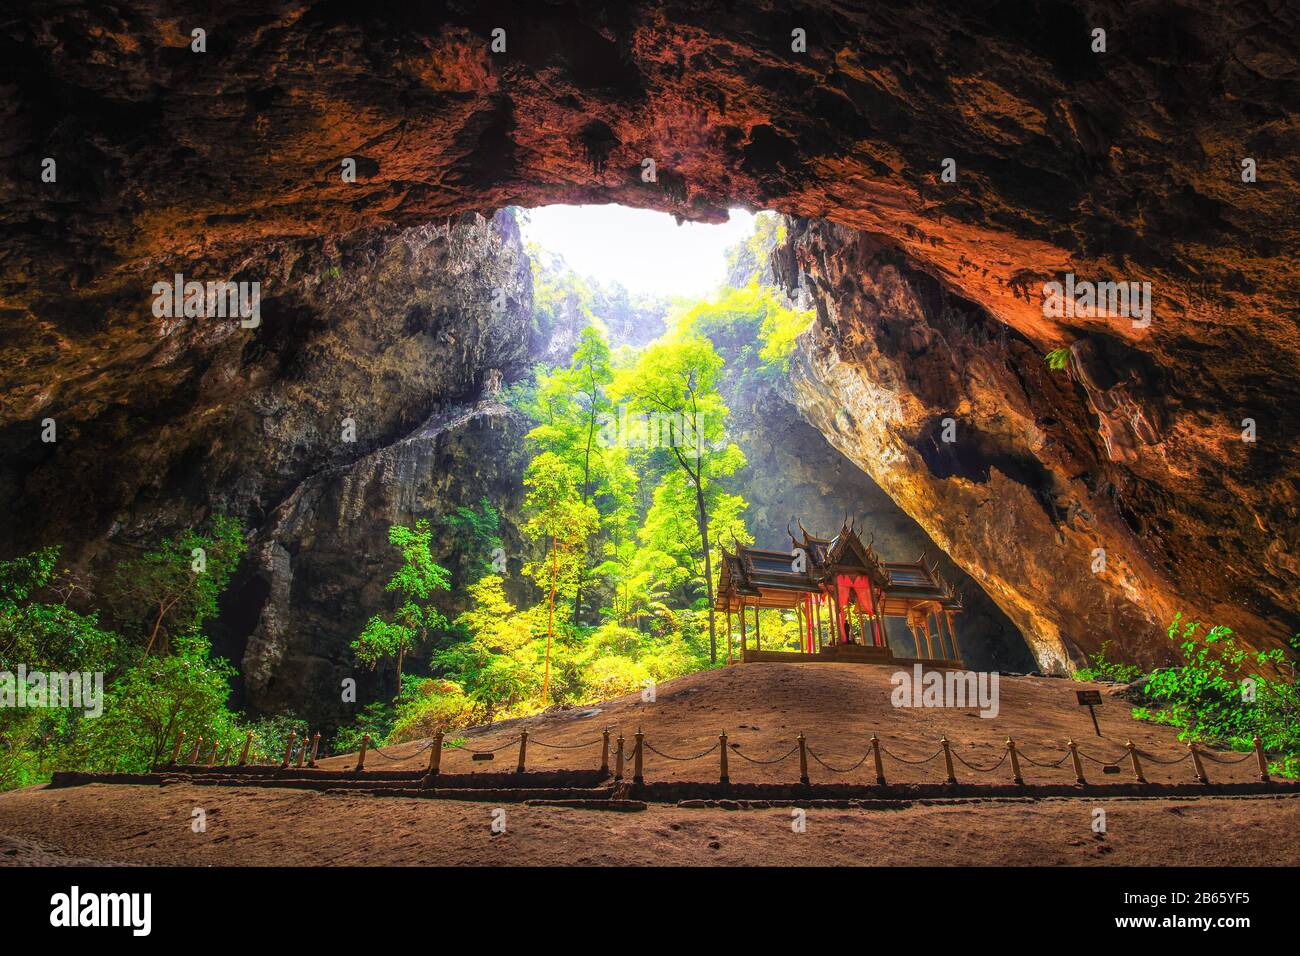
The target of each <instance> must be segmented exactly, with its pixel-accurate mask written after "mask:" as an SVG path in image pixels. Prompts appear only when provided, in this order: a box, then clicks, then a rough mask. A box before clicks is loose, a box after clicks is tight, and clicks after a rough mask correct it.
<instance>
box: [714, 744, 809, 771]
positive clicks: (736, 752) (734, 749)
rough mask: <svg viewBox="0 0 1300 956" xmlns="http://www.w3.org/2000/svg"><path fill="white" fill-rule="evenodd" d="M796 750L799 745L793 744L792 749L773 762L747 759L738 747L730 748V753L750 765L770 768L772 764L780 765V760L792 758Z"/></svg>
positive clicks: (752, 758)
mask: <svg viewBox="0 0 1300 956" xmlns="http://www.w3.org/2000/svg"><path fill="white" fill-rule="evenodd" d="M798 749H799V745H798V744H795V745H794V746H793V747H791V748H790V749H789V750H788V751H786V753H784V754H783V755H781V756H780V757H777V758H776V759H775V760H759V759H758V758H757V757H749V756H746V755H745V754H744V753H743V752H742V751H741V750H740V748H739V747H734V748H732V751H731V752H732V753H733V754H735V755H736V756H737V757H740V758H741V759H743V760H748V761H749V762H750V763H756V764H760V765H762V766H771V765H772V764H774V763H780V762H781V761H782V760H785V759H787V758H789V757H792V756H794V753H795V751H797V750H798Z"/></svg>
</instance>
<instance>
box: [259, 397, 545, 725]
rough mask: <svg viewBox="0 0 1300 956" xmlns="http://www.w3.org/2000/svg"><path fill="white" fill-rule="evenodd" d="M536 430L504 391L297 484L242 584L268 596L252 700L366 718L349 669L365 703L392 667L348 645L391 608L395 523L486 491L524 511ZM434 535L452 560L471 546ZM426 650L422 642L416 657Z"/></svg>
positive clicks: (510, 556) (505, 546)
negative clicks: (348, 686) (528, 441)
mask: <svg viewBox="0 0 1300 956" xmlns="http://www.w3.org/2000/svg"><path fill="white" fill-rule="evenodd" d="M528 428H529V423H528V422H527V421H526V420H525V419H524V418H523V417H522V416H520V415H519V414H518V413H516V412H514V411H512V410H511V409H509V408H508V407H507V406H505V405H503V404H501V403H500V402H498V401H496V400H493V399H487V400H484V401H481V402H477V403H475V404H472V405H468V406H462V407H453V408H449V409H447V410H445V411H441V412H439V413H437V414H436V415H434V416H433V417H431V418H430V419H429V420H428V421H427V422H425V423H424V424H423V425H421V426H420V427H419V428H417V429H416V430H415V431H414V432H412V433H411V434H410V435H407V436H405V437H404V438H402V439H401V440H399V441H397V442H394V443H393V444H391V445H388V446H386V447H384V448H381V449H379V450H377V451H375V452H372V453H371V454H369V455H366V456H365V457H363V458H361V459H360V460H358V461H356V462H353V463H352V464H349V465H342V466H337V467H334V468H329V469H326V470H324V471H321V472H318V473H317V474H315V475H312V476H311V477H310V478H308V479H307V480H306V481H304V482H303V483H302V484H300V485H298V487H297V488H295V489H294V491H293V493H292V494H291V495H290V496H289V497H288V499H286V500H285V501H284V502H283V503H282V504H281V505H280V506H279V507H278V508H277V509H276V510H275V511H274V512H273V513H272V514H271V515H270V516H269V518H268V520H267V521H266V523H265V525H264V526H263V527H262V528H261V530H260V531H259V532H258V535H257V538H256V541H255V543H254V547H253V549H252V560H251V564H252V571H251V574H250V575H249V577H248V579H247V580H246V581H245V582H244V583H243V584H242V585H241V587H242V588H244V589H245V593H246V594H247V595H248V596H249V597H250V598H251V599H253V600H256V599H257V598H258V597H259V596H264V598H263V600H262V603H261V606H260V607H259V608H258V609H257V611H256V615H257V621H256V625H255V627H254V628H253V631H252V634H251V636H249V637H248V641H247V648H246V650H245V651H244V652H243V653H242V654H240V655H239V656H240V658H241V659H242V661H243V667H242V668H241V671H242V675H241V676H242V679H243V686H244V691H245V695H246V698H247V700H248V701H249V702H250V703H251V704H253V705H254V706H255V707H256V708H257V709H258V710H260V711H263V712H270V713H275V712H281V711H286V712H288V711H292V712H294V713H297V714H299V715H301V716H303V717H305V718H307V719H308V720H310V721H311V722H312V725H313V726H327V727H328V726H333V725H335V724H337V722H338V721H339V720H340V719H341V718H344V717H347V716H349V715H353V716H355V707H354V706H351V705H348V704H345V703H344V702H343V701H342V693H341V688H342V681H343V679H344V678H349V677H350V678H354V679H355V680H356V681H357V684H358V688H359V700H361V701H362V702H364V701H368V700H374V699H383V698H384V697H385V696H388V697H391V696H392V695H393V694H394V693H395V691H396V686H395V681H394V676H393V673H392V672H391V670H390V669H388V668H385V669H383V670H381V671H378V672H366V671H363V670H359V669H358V668H357V666H356V664H355V662H354V660H353V655H352V652H351V650H350V649H349V647H348V644H349V642H351V641H352V640H353V639H354V638H355V637H356V636H357V635H358V634H360V633H361V630H362V628H363V627H364V626H365V623H366V620H367V619H368V618H369V617H370V616H371V615H372V614H374V613H375V612H377V611H382V610H388V609H391V606H392V597H391V595H388V594H386V593H385V591H384V585H385V584H386V583H387V581H388V579H389V578H390V577H391V575H392V573H393V571H394V570H395V569H396V567H397V565H398V563H399V562H398V560H397V556H396V555H395V553H394V551H393V549H392V548H391V547H389V545H388V528H389V526H390V525H393V524H407V525H409V524H412V523H413V522H414V521H415V520H416V519H418V518H429V519H431V521H432V522H433V523H435V524H437V523H438V521H439V520H440V518H441V517H443V516H444V515H446V514H447V513H448V512H449V511H450V510H451V509H452V508H454V507H455V506H457V505H465V506H472V505H475V504H477V502H478V501H479V500H480V499H481V498H486V499H487V500H488V501H489V502H490V503H492V505H493V507H495V508H496V509H497V510H498V511H499V512H501V513H502V514H504V515H505V516H507V519H511V518H513V516H514V515H517V514H518V513H519V510H520V508H521V506H522V504H523V484H522V475H523V471H524V467H525V466H526V465H527V463H528V461H527V455H526V454H525V451H524V435H525V434H526V433H527V431H528ZM502 530H503V541H502V550H503V552H504V554H505V555H506V558H507V567H508V568H509V569H510V570H511V571H514V572H516V574H514V575H511V577H513V578H516V579H518V577H519V575H518V573H517V572H519V570H520V555H521V554H522V553H523V549H524V542H523V541H522V540H521V538H520V536H519V533H518V531H517V530H516V528H515V526H514V524H513V522H512V521H510V520H507V523H506V525H505V526H504V527H503V529H502ZM433 543H434V548H435V553H434V558H435V560H437V561H438V562H439V563H441V564H443V566H444V567H447V566H451V565H452V564H453V563H454V561H453V557H457V556H459V551H460V550H461V549H462V548H464V547H466V546H467V545H466V543H465V542H461V541H458V540H456V536H455V535H454V534H452V533H449V532H448V531H447V530H446V529H445V528H439V533H438V534H436V535H435V536H434V542H433ZM472 557H473V558H475V559H477V560H480V561H490V560H491V559H492V557H493V556H492V555H474V556H472ZM464 583H465V582H463V581H458V582H453V584H454V585H458V586H460V585H463V584H464ZM439 604H440V607H441V608H442V610H443V611H444V613H446V614H447V615H448V616H449V617H450V616H454V612H455V611H457V610H463V609H464V606H465V595H464V592H463V590H461V589H460V588H459V587H455V588H454V589H453V592H452V593H451V594H445V595H442V596H441V597H440V601H439ZM427 653H428V648H420V649H418V650H417V652H416V653H415V654H413V655H412V659H413V660H419V659H421V658H422V657H424V656H426V655H427Z"/></svg>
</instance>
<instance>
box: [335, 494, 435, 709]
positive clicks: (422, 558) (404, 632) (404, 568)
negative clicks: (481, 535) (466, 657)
mask: <svg viewBox="0 0 1300 956" xmlns="http://www.w3.org/2000/svg"><path fill="white" fill-rule="evenodd" d="M431 537H432V532H431V531H430V529H429V521H428V519H427V518H421V519H419V520H418V521H416V522H415V527H413V528H408V527H406V526H405V525H392V526H391V527H390V528H389V529H388V543H389V544H391V545H393V547H395V548H397V549H398V551H400V552H401V553H402V564H401V566H400V567H399V568H398V569H397V571H396V572H395V573H394V574H393V577H392V578H391V579H390V580H389V582H388V584H387V585H385V590H387V591H390V592H394V593H396V594H398V595H399V596H400V598H401V605H400V606H399V607H398V608H397V610H396V611H394V612H393V613H392V614H391V616H390V618H385V617H384V616H383V615H382V614H376V615H374V616H372V617H371V618H370V620H369V621H367V622H366V626H365V629H364V630H362V632H361V636H360V637H358V638H357V639H356V640H355V641H353V642H352V650H353V651H354V652H355V654H356V657H357V660H358V661H360V662H361V663H362V664H365V665H367V666H369V667H370V668H371V669H374V668H375V667H376V666H377V665H378V664H379V662H380V661H381V660H382V659H383V658H385V657H391V658H393V659H394V661H395V662H396V667H397V694H396V696H397V698H399V699H400V697H401V694H402V662H403V660H404V659H405V657H406V654H407V652H408V651H409V650H410V649H411V648H413V647H415V646H417V645H418V644H419V643H420V642H422V641H423V640H425V638H427V637H428V633H429V629H430V628H440V627H445V626H446V623H447V621H446V618H445V617H443V615H442V614H441V613H440V612H439V611H438V609H437V608H436V607H434V605H433V603H432V602H433V596H434V593H435V592H437V591H445V590H447V589H448V588H449V586H450V578H449V576H448V573H447V569H446V568H444V567H442V565H440V564H438V563H437V562H436V561H434V560H433V553H432V551H431V550H430V547H429V545H430V539H431Z"/></svg>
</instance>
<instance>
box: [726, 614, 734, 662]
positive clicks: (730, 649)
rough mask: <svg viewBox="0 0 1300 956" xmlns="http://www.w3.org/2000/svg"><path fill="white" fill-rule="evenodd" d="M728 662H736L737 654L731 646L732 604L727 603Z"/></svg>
mask: <svg viewBox="0 0 1300 956" xmlns="http://www.w3.org/2000/svg"><path fill="white" fill-rule="evenodd" d="M727 663H728V664H734V663H736V658H735V654H734V653H733V651H732V647H731V605H730V604H728V605H727Z"/></svg>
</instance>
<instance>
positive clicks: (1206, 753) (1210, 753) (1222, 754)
mask: <svg viewBox="0 0 1300 956" xmlns="http://www.w3.org/2000/svg"><path fill="white" fill-rule="evenodd" d="M522 739H523V737H522V734H521V735H520V736H518V737H515V738H513V739H511V740H507V741H505V742H504V743H502V744H500V745H498V746H496V747H491V748H483V749H475V748H472V747H467V746H465V745H463V744H458V743H446V744H445V745H444V746H445V747H447V748H449V749H454V750H462V751H465V752H467V753H470V754H494V753H498V752H499V751H502V750H505V749H506V748H508V747H513V746H516V745H518V744H519V742H520V741H521V740H522ZM605 741H606V737H605V736H603V735H602V736H601V737H597V738H595V739H593V740H588V741H584V742H582V743H576V744H558V743H549V742H547V741H542V740H535V739H533V738H532V737H529V738H528V742H529V743H530V744H532V745H534V746H537V747H545V748H547V749H550V750H583V749H586V748H588V747H594V746H596V745H598V744H602V743H605ZM435 742H436V738H435V739H433V740H429V741H428V742H427V743H425V744H423V745H422V746H420V747H418V748H416V749H415V750H413V751H411V752H410V753H407V754H403V755H400V756H397V755H390V754H388V753H385V752H384V749H383V748H382V747H379V746H378V745H376V744H373V743H372V744H370V745H369V746H368V747H367V750H366V753H367V754H371V753H373V754H375V755H377V756H379V757H380V758H382V759H384V760H387V761H390V762H392V763H398V762H401V761H405V760H411V759H413V758H415V757H418V756H419V755H420V754H422V753H424V752H425V751H427V750H429V749H431V748H432V747H433V746H434V744H435ZM179 746H180V744H177V747H178V748H179ZM393 746H401V745H390V749H391V747H393ZM641 746H642V747H643V748H644V749H645V750H648V751H650V752H651V753H653V754H655V755H657V756H659V757H662V758H663V759H665V760H671V761H675V762H683V763H684V762H690V761H694V760H701V759H703V758H704V757H707V756H709V755H710V754H712V753H714V752H716V751H717V750H718V749H719V748H720V747H721V746H722V742H721V740H719V741H717V742H715V743H714V744H713V745H712V746H711V747H709V748H708V749H707V750H702V751H700V752H699V753H697V754H691V755H687V756H683V755H677V754H670V753H665V752H664V751H662V750H659V749H658V748H656V747H655V746H654V745H653V744H651V743H650V742H649V741H647V740H646V739H645V738H644V736H643V737H642V739H641ZM307 747H308V740H307V739H306V738H303V739H302V740H301V741H295V743H294V745H293V746H292V747H291V748H290V754H289V760H290V762H292V761H293V760H294V758H295V757H298V756H300V755H301V756H303V757H305V756H306V753H307ZM805 747H806V745H805ZM879 749H880V753H882V754H884V755H886V756H888V757H889V758H890V759H892V760H896V761H898V762H899V763H902V764H907V765H909V766H913V767H919V766H923V765H925V764H928V763H930V762H931V761H933V760H935V759H936V758H938V757H939V756H940V755H941V754H943V752H944V748H943V746H940V747H939V749H938V750H936V751H935V752H934V753H932V754H931V755H930V756H928V757H925V758H924V759H921V760H914V759H911V758H909V757H904V756H901V755H899V754H896V753H894V752H893V751H892V750H890V749H889V748H888V747H885V746H884V745H883V744H880V745H879ZM806 750H807V753H808V755H809V756H811V757H812V759H813V760H814V761H816V763H817V764H818V765H820V766H821V767H822V768H824V769H825V770H827V771H829V772H830V773H834V774H849V773H853V772H854V771H855V770H858V769H859V768H861V767H862V766H863V765H864V764H865V763H866V762H867V760H868V759H869V758H870V757H871V756H872V753H873V748H870V747H869V748H868V749H867V751H866V752H865V753H864V754H863V755H862V757H861V758H859V759H858V761H857V762H856V763H854V764H852V765H850V766H847V767H836V766H834V765H833V764H830V763H827V762H826V760H825V759H824V758H823V757H822V755H821V754H819V753H817V752H816V751H814V750H813V749H812V748H811V747H806ZM798 751H799V744H798V742H796V743H795V744H794V746H792V747H791V748H790V749H789V750H787V751H786V752H785V753H783V754H781V755H780V756H778V757H773V758H771V759H764V758H760V757H751V756H749V755H748V754H746V753H745V752H744V751H743V750H741V749H740V747H739V745H737V744H732V745H731V747H730V749H729V753H730V754H734V755H735V756H737V757H740V758H741V759H742V760H745V761H746V762H748V763H751V764H755V765H758V766H773V765H775V764H779V763H782V762H783V761H785V760H789V759H790V758H791V757H792V756H794V755H795V753H796V752H798ZM949 752H950V753H951V755H952V756H953V757H954V758H955V759H956V760H957V762H958V763H960V764H961V765H962V766H963V767H965V768H966V769H967V770H971V771H974V772H975V773H992V772H994V771H995V770H997V769H998V768H1000V767H1002V766H1003V764H1005V763H1006V762H1007V761H1008V759H1010V757H1011V751H1010V750H1009V749H1008V750H1005V751H1003V753H1002V756H1001V757H1000V758H999V759H998V760H997V762H996V763H994V764H992V765H991V766H987V767H983V766H979V765H978V764H973V763H971V762H970V761H968V760H966V759H965V758H964V757H963V756H962V755H961V754H960V753H958V752H957V750H956V749H955V748H952V747H951V746H950V747H949ZM1074 752H1075V753H1076V754H1077V755H1078V756H1079V757H1080V758H1082V759H1084V760H1087V761H1089V762H1090V763H1093V764H1096V765H1098V766H1101V767H1107V768H1109V767H1119V766H1120V765H1121V764H1122V762H1123V761H1124V760H1126V759H1129V757H1130V752H1129V751H1126V752H1124V753H1121V754H1119V755H1118V756H1116V757H1115V758H1113V759H1111V760H1105V759H1103V758H1100V757H1096V756H1094V755H1092V754H1090V753H1086V752H1085V751H1082V750H1078V749H1077V748H1076V749H1075V751H1074ZM1131 752H1132V753H1134V754H1137V755H1138V756H1139V757H1141V759H1142V760H1144V761H1147V762H1149V763H1152V764H1156V765H1159V766H1170V767H1172V766H1177V765H1178V764H1181V763H1183V762H1185V761H1187V760H1191V759H1192V757H1193V751H1192V749H1191V748H1190V747H1189V748H1188V750H1187V752H1186V753H1184V754H1182V755H1181V756H1179V757H1176V758H1174V759H1172V760H1168V759H1162V758H1160V757H1157V756H1155V755H1154V754H1152V753H1150V752H1148V751H1146V750H1141V749H1139V748H1137V747H1133V748H1132V751H1131ZM635 753H636V749H635V744H632V746H631V749H630V750H628V751H627V754H628V756H629V757H630V756H632V755H634V754H635ZM1195 754H1196V755H1197V756H1199V757H1203V758H1205V759H1206V760H1209V761H1211V762H1213V763H1216V764H1220V765H1232V764H1239V763H1245V762H1246V761H1248V760H1251V759H1252V758H1256V757H1257V756H1258V755H1257V753H1256V752H1255V751H1247V752H1245V753H1242V752H1241V751H1216V750H1208V749H1200V748H1198V749H1197V750H1196V751H1195ZM1229 755H1231V756H1229ZM1016 756H1017V757H1018V758H1019V759H1020V760H1021V761H1023V762H1024V763H1026V764H1028V765H1029V766H1031V767H1037V768H1040V769H1047V770H1056V769H1060V768H1061V767H1062V766H1064V764H1065V763H1066V762H1067V761H1068V760H1070V758H1071V752H1070V751H1069V750H1065V751H1062V752H1061V757H1060V759H1058V760H1056V761H1041V760H1036V759H1034V758H1033V757H1031V756H1029V755H1028V754H1026V753H1025V752H1024V751H1023V750H1019V749H1017V750H1016ZM253 765H256V764H253ZM268 765H272V766H273V765H274V762H271V763H270V764H268ZM805 772H806V771H805ZM950 772H951V771H950Z"/></svg>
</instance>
